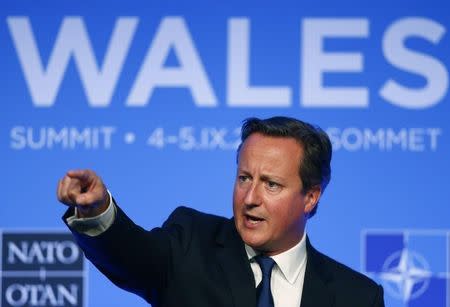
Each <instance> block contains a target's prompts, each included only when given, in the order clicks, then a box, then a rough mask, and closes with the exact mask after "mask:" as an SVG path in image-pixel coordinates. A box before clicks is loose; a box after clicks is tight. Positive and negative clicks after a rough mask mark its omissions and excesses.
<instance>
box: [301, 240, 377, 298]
mask: <svg viewBox="0 0 450 307" xmlns="http://www.w3.org/2000/svg"><path fill="white" fill-rule="evenodd" d="M308 253H310V255H308V261H311V262H312V263H311V267H312V270H314V271H315V274H318V275H319V276H320V279H321V280H323V281H325V284H326V285H327V288H328V289H330V290H331V292H332V293H334V296H335V300H336V301H335V303H336V306H377V307H378V306H384V302H383V301H384V299H383V288H382V287H381V286H380V285H378V284H377V283H376V282H374V281H373V280H372V279H370V278H369V277H367V276H366V275H364V274H362V273H360V272H357V271H356V270H354V269H352V268H350V267H348V266H346V265H344V264H342V263H340V262H338V261H336V260H334V259H332V258H330V257H328V256H326V255H324V254H322V253H320V252H318V251H317V250H315V249H314V248H313V247H311V246H310V247H309V249H308Z"/></svg>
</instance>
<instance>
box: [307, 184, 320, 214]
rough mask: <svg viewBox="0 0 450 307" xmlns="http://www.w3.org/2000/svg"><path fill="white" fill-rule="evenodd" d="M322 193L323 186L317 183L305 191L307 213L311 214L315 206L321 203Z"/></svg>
mask: <svg viewBox="0 0 450 307" xmlns="http://www.w3.org/2000/svg"><path fill="white" fill-rule="evenodd" d="M321 195H322V188H321V187H320V185H315V186H313V187H311V188H310V189H309V190H308V191H307V192H306V193H305V214H306V215H309V214H310V213H311V211H313V210H314V208H315V207H316V206H317V204H318V203H319V199H320V196H321Z"/></svg>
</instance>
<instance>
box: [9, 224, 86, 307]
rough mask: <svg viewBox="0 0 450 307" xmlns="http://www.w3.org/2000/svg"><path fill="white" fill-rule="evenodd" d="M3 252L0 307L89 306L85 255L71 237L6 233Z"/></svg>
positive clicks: (55, 233) (53, 234) (64, 233)
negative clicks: (86, 294) (87, 303)
mask: <svg viewBox="0 0 450 307" xmlns="http://www.w3.org/2000/svg"><path fill="white" fill-rule="evenodd" d="M0 251H1V259H2V261H1V263H0V265H1V267H0V274H1V287H0V290H1V298H0V302H1V304H0V306H4V307H9V306H73V307H82V306H86V304H85V293H86V291H85V286H86V284H85V280H86V276H85V270H84V267H85V265H84V258H83V253H82V252H81V250H80V248H79V247H78V246H77V245H76V243H75V242H74V240H73V238H72V236H71V234H69V233H67V232H42V231H41V232H30V231H27V232H24V231H21V232H12V231H8V232H3V233H1V249H0Z"/></svg>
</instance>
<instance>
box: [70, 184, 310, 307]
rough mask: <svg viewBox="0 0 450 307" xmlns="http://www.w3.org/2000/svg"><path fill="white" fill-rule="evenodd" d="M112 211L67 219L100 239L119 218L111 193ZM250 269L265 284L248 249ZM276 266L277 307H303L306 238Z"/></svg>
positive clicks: (280, 256)
mask: <svg viewBox="0 0 450 307" xmlns="http://www.w3.org/2000/svg"><path fill="white" fill-rule="evenodd" d="M108 193H109V195H110V199H111V201H110V203H109V206H108V208H107V209H106V210H105V211H104V212H103V213H102V214H100V215H98V216H95V217H91V218H79V217H77V212H76V208H75V214H74V215H73V216H70V217H68V218H67V223H68V224H69V226H70V227H71V228H73V229H75V230H76V231H78V232H80V233H83V234H86V235H88V236H97V235H99V234H101V233H102V232H104V231H105V230H107V229H108V228H109V227H110V226H111V225H112V223H113V222H114V218H115V216H116V206H115V205H114V203H113V202H112V197H111V193H110V192H109V191H108ZM245 251H246V252H247V256H248V259H249V261H250V266H251V268H252V271H253V275H254V277H255V285H259V283H260V282H261V280H262V272H261V268H260V267H259V264H258V263H257V262H256V261H255V260H254V259H253V258H254V257H255V256H256V255H257V252H256V251H255V250H254V249H253V248H251V247H250V246H248V245H245ZM271 258H272V259H273V260H274V261H275V263H276V264H275V266H274V267H273V269H272V276H271V279H270V288H271V290H272V296H273V301H274V305H275V307H291V306H292V307H298V306H300V303H301V299H302V291H303V280H304V278H305V270H306V235H305V234H304V235H303V238H302V239H301V240H300V242H299V243H297V244H296V245H295V246H293V247H292V248H291V249H288V250H287V251H285V252H283V253H281V254H278V255H275V256H272V257H271Z"/></svg>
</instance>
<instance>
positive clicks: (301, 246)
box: [245, 234, 306, 284]
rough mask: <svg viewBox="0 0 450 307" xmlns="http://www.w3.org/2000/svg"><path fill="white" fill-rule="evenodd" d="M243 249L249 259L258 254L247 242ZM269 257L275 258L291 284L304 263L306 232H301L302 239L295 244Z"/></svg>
mask: <svg viewBox="0 0 450 307" xmlns="http://www.w3.org/2000/svg"><path fill="white" fill-rule="evenodd" d="M245 251H246V252H247V257H248V259H249V260H251V259H252V258H254V257H255V256H256V255H258V252H257V251H256V250H254V249H253V248H252V247H251V246H248V245H247V244H245ZM271 258H272V259H273V260H275V262H276V264H277V266H278V267H279V268H280V271H281V273H283V275H284V277H285V278H286V279H287V281H288V282H289V283H291V284H293V283H294V282H295V281H296V279H297V277H298V275H299V273H300V270H301V268H303V267H304V266H305V265H306V234H303V237H302V239H301V240H300V242H298V243H297V244H296V245H294V246H293V247H291V248H290V249H288V250H287V251H284V252H282V253H280V254H278V255H275V256H271Z"/></svg>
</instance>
